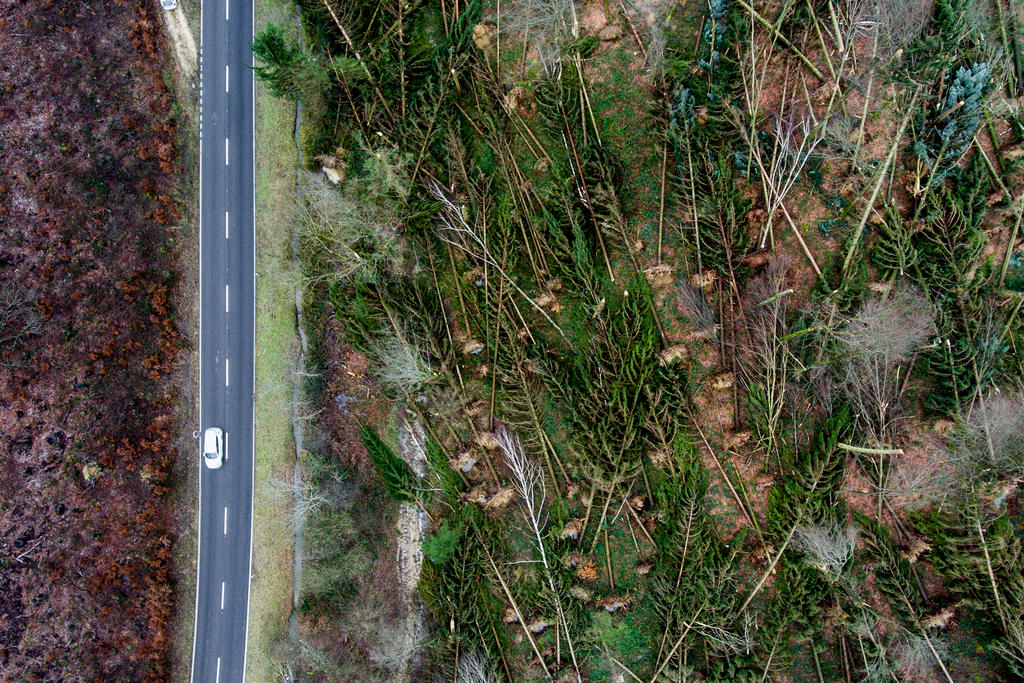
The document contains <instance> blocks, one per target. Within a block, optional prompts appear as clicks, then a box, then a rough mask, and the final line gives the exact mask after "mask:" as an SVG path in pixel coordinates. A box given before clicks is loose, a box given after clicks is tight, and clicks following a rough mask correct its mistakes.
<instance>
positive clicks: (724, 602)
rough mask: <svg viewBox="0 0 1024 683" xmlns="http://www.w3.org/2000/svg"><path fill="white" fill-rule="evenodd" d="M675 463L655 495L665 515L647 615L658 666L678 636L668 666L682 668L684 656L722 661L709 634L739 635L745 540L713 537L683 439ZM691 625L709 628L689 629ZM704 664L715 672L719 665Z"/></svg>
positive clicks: (701, 476) (693, 456) (701, 480)
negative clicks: (696, 623)
mask: <svg viewBox="0 0 1024 683" xmlns="http://www.w3.org/2000/svg"><path fill="white" fill-rule="evenodd" d="M674 459H675V465H676V468H677V472H676V473H675V474H673V475H670V476H666V477H665V479H664V481H663V482H662V483H661V484H660V485H659V486H658V488H657V490H656V491H655V497H656V498H657V503H658V508H659V509H660V510H662V515H663V516H662V521H661V523H660V524H659V525H658V528H657V531H656V535H655V540H656V542H657V544H658V551H657V554H656V555H655V564H654V568H653V569H652V571H651V578H650V585H649V588H648V594H647V597H646V601H645V608H646V609H650V610H651V611H652V613H653V615H654V620H653V621H654V624H655V625H656V628H655V630H654V631H653V632H652V634H651V635H652V638H653V642H652V645H651V650H652V652H655V653H658V657H657V658H656V661H659V662H660V661H662V660H663V659H665V658H666V657H667V656H668V654H669V652H670V651H671V650H672V649H673V647H674V645H675V644H676V642H677V641H678V640H679V639H680V638H681V637H682V638H683V640H682V643H681V645H680V647H679V648H678V649H677V650H676V652H675V654H674V655H673V657H672V661H673V662H675V661H677V660H678V661H682V660H683V658H684V653H686V654H685V657H686V659H687V660H688V661H690V662H693V663H694V664H692V665H697V663H699V662H702V661H707V659H706V658H709V657H717V656H720V655H721V654H722V653H721V651H720V650H719V649H718V648H717V647H716V646H715V644H714V638H715V635H716V633H715V631H714V629H716V628H717V629H725V630H727V631H730V632H735V630H736V629H735V627H736V624H735V620H736V617H737V615H736V614H735V610H736V607H737V606H738V604H739V600H740V598H741V597H742V591H741V590H740V587H739V580H738V576H737V572H738V570H739V562H738V558H739V552H740V550H741V547H742V545H743V536H742V535H740V536H737V537H734V538H732V539H729V540H728V542H726V541H724V540H722V539H721V538H720V537H719V536H718V534H717V533H716V532H715V530H714V527H713V525H712V523H711V520H710V519H709V517H708V513H707V509H706V503H705V497H706V495H707V489H708V478H707V473H706V472H705V471H704V468H703V467H702V466H701V464H700V460H699V459H698V456H697V452H696V449H695V448H694V447H693V445H692V444H691V443H690V442H689V440H688V438H687V437H686V436H685V435H682V434H680V435H679V436H677V437H676V440H675V444H674ZM695 620H699V621H700V622H701V623H702V624H705V625H706V627H702V628H694V627H693V622H694V621H695ZM684 634H685V636H684ZM709 664H711V669H712V670H715V669H717V668H719V667H721V666H724V663H722V662H714V663H710V662H709ZM677 667H678V665H675V667H674V668H677Z"/></svg>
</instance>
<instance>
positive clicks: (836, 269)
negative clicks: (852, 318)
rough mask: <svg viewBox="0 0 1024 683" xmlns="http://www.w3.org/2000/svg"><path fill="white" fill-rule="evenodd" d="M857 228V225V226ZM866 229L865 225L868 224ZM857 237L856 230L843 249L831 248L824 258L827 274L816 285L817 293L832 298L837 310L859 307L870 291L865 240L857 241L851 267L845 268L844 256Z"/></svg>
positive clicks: (851, 309) (849, 310)
mask: <svg viewBox="0 0 1024 683" xmlns="http://www.w3.org/2000/svg"><path fill="white" fill-rule="evenodd" d="M854 230H856V227H855V228H854ZM865 230H866V228H865ZM853 239H854V232H853V230H851V231H850V234H849V235H848V236H847V237H846V239H845V240H844V242H843V247H842V249H839V250H837V251H833V252H830V253H829V254H828V256H827V257H826V260H825V267H824V268H822V271H823V272H824V274H825V277H824V278H822V279H821V280H819V281H818V283H817V284H816V285H815V286H814V292H815V294H816V295H818V296H820V297H822V298H823V299H826V300H828V301H831V302H832V303H833V304H834V305H835V307H836V310H837V312H839V313H844V314H848V313H851V312H853V311H854V310H856V309H857V308H858V307H859V306H860V304H861V301H863V299H864V294H865V292H866V291H867V282H868V275H869V273H868V262H869V256H868V247H867V245H866V244H865V240H864V239H861V240H860V241H859V242H858V243H857V247H856V250H855V251H854V255H853V259H852V260H851V261H850V267H849V268H848V269H847V270H846V272H845V273H844V272H843V260H844V258H845V255H846V253H847V252H848V251H849V248H850V243H851V241H852V240H853Z"/></svg>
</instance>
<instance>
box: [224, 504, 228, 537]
mask: <svg viewBox="0 0 1024 683" xmlns="http://www.w3.org/2000/svg"><path fill="white" fill-rule="evenodd" d="M224 535H225V536H227V535H228V509H227V507H225V508H224Z"/></svg>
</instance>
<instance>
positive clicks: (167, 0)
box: [160, 0, 178, 12]
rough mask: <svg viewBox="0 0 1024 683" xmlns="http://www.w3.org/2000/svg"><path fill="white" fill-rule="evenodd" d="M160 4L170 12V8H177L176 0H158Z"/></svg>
mask: <svg viewBox="0 0 1024 683" xmlns="http://www.w3.org/2000/svg"><path fill="white" fill-rule="evenodd" d="M160 6H161V7H163V8H164V9H165V10H167V11H168V12H170V11H171V10H172V9H178V0H160Z"/></svg>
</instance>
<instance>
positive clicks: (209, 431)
mask: <svg viewBox="0 0 1024 683" xmlns="http://www.w3.org/2000/svg"><path fill="white" fill-rule="evenodd" d="M220 433H221V430H220V427H207V428H206V433H205V434H204V435H203V450H210V449H213V448H216V444H217V437H218V436H220Z"/></svg>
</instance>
